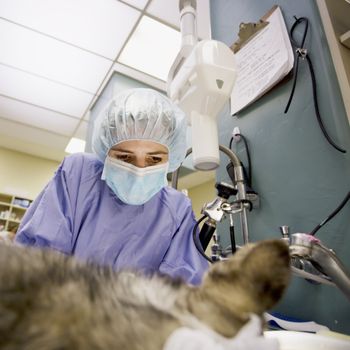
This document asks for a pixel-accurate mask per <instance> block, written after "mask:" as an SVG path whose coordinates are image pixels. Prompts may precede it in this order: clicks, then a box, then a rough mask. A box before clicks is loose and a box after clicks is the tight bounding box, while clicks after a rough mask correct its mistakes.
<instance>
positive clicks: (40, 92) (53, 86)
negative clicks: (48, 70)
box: [0, 65, 93, 117]
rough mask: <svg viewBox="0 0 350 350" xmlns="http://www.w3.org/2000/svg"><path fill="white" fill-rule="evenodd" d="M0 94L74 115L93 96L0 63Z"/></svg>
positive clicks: (79, 111) (81, 111)
mask: <svg viewBox="0 0 350 350" xmlns="http://www.w3.org/2000/svg"><path fill="white" fill-rule="evenodd" d="M0 94H1V95H5V96H9V97H13V98H15V99H18V100H22V101H24V102H30V103H32V104H35V105H37V106H39V107H45V108H49V109H52V110H55V111H57V112H61V113H65V114H68V115H71V116H75V117H80V116H81V115H82V114H83V113H84V112H85V109H86V108H87V106H88V104H89V102H90V101H91V99H92V98H93V95H92V94H89V93H86V92H83V91H80V90H76V89H74V88H71V87H68V86H64V85H61V84H57V83H55V82H52V81H50V80H47V79H44V78H40V77H37V76H34V75H32V74H29V73H24V72H21V71H19V70H16V69H13V68H9V67H6V66H2V65H0ZM0 114H1V111H0Z"/></svg>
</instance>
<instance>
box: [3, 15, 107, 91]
mask: <svg viewBox="0 0 350 350" xmlns="http://www.w3.org/2000/svg"><path fill="white" fill-rule="evenodd" d="M0 47H1V48H2V50H0V62H1V63H3V64H6V65H9V66H12V67H16V68H18V69H21V70H24V71H27V72H30V73H33V74H36V75H38V76H43V77H46V78H48V79H52V80H54V81H57V82H61V83H64V84H67V85H70V86H73V87H76V88H78V89H82V90H85V91H88V92H91V93H94V92H95V91H96V90H97V89H98V87H99V85H100V83H101V82H102V80H103V78H104V76H105V74H106V71H107V70H108V69H109V68H110V67H111V66H112V64H113V62H112V61H111V60H108V59H106V58H103V57H100V56H96V55H94V54H91V53H89V52H86V51H83V50H80V49H78V48H76V47H74V46H71V45H68V44H65V43H62V42H61V41H58V40H52V38H49V37H47V36H44V35H42V34H38V33H36V32H33V31H30V30H27V29H25V28H23V27H20V26H18V25H15V24H13V23H10V22H7V21H3V20H2V21H1V20H0Z"/></svg>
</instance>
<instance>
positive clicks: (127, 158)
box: [115, 154, 132, 163]
mask: <svg viewBox="0 0 350 350" xmlns="http://www.w3.org/2000/svg"><path fill="white" fill-rule="evenodd" d="M115 157H116V158H117V159H119V160H121V161H123V162H126V163H130V162H131V161H132V158H131V157H130V156H129V155H127V154H116V155H115Z"/></svg>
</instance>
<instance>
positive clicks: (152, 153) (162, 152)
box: [147, 151, 168, 155]
mask: <svg viewBox="0 0 350 350" xmlns="http://www.w3.org/2000/svg"><path fill="white" fill-rule="evenodd" d="M147 154H149V155H155V154H168V152H165V151H155V152H147Z"/></svg>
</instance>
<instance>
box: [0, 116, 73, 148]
mask: <svg viewBox="0 0 350 350" xmlns="http://www.w3.org/2000/svg"><path fill="white" fill-rule="evenodd" d="M0 130H1V134H4V135H5V136H7V137H14V138H16V139H18V138H20V139H21V140H23V141H25V142H30V143H33V144H36V145H40V146H45V147H50V148H55V149H59V150H62V151H64V149H65V147H66V146H67V143H68V142H69V137H66V136H60V135H55V134H53V133H51V132H48V131H44V130H40V129H36V128H33V127H30V126H26V125H21V124H18V123H15V122H11V121H8V120H4V119H0ZM0 138H1V137H0Z"/></svg>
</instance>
